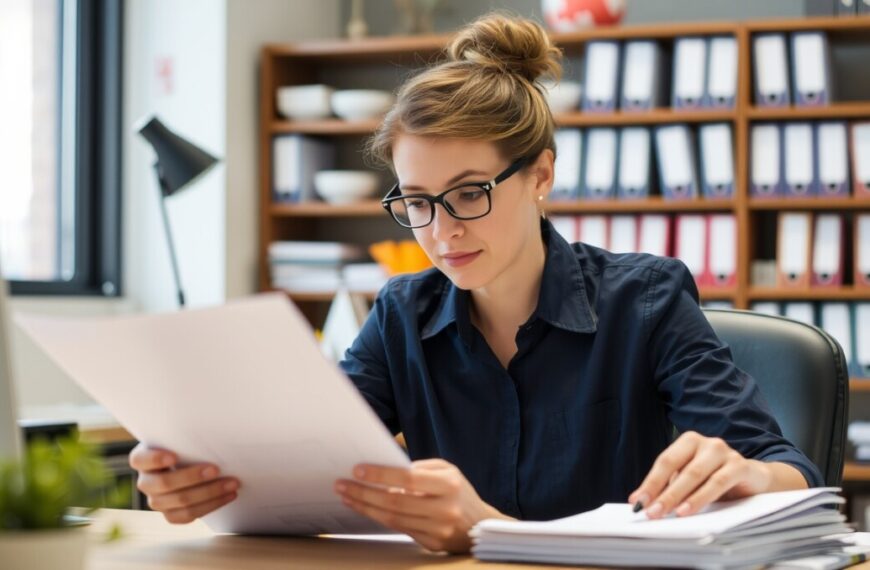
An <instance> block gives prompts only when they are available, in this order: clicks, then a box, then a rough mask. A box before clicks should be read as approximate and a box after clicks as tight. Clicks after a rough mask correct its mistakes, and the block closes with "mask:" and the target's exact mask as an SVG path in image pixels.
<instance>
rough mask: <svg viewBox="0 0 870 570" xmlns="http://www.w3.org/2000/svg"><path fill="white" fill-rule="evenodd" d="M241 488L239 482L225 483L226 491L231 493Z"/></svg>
mask: <svg viewBox="0 0 870 570" xmlns="http://www.w3.org/2000/svg"><path fill="white" fill-rule="evenodd" d="M238 488H239V483H238V482H237V481H227V482H226V483H224V491H226V492H230V491H235V490H236V489H238Z"/></svg>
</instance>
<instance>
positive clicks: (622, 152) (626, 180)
mask: <svg viewBox="0 0 870 570" xmlns="http://www.w3.org/2000/svg"><path fill="white" fill-rule="evenodd" d="M650 146H651V144H650V132H649V129H647V128H646V127H628V128H624V129H622V131H621V132H620V136H619V180H618V184H617V192H618V194H619V197H620V198H641V197H644V196H647V195H649V180H650V172H651V170H650V150H651V149H650Z"/></svg>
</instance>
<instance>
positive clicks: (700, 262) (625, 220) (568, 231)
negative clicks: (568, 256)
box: [550, 214, 737, 287]
mask: <svg viewBox="0 0 870 570" xmlns="http://www.w3.org/2000/svg"><path fill="white" fill-rule="evenodd" d="M550 219H551V221H552V223H553V226H554V227H555V228H556V231H558V232H559V234H560V235H561V236H562V237H564V238H565V239H566V240H567V241H568V242H569V243H573V242H578V241H579V242H583V243H586V244H588V245H592V246H594V247H600V248H602V249H606V250H608V251H611V252H613V253H650V254H653V255H658V256H667V257H676V258H677V259H679V260H681V261H682V262H683V263H685V264H686V267H688V269H689V271H690V272H691V273H692V276H693V277H694V278H695V283H697V284H698V286H699V287H701V286H704V287H733V286H735V285H736V284H737V220H736V218H735V217H734V215H733V214H678V215H676V216H670V215H666V214H642V215H612V216H601V215H589V216H552V217H551V218H550Z"/></svg>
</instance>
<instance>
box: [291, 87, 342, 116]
mask: <svg viewBox="0 0 870 570" xmlns="http://www.w3.org/2000/svg"><path fill="white" fill-rule="evenodd" d="M333 91H335V90H334V89H333V88H332V87H329V86H328V85H293V86H286V87H279V88H278V112H279V113H281V114H282V115H284V116H285V117H287V118H288V119H323V118H326V117H329V115H330V105H329V98H330V96H331V95H332V93H333Z"/></svg>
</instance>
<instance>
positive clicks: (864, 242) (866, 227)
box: [854, 213, 870, 287]
mask: <svg viewBox="0 0 870 570" xmlns="http://www.w3.org/2000/svg"><path fill="white" fill-rule="evenodd" d="M854 265H855V271H854V273H855V286H856V287H870V214H866V213H864V214H855V264H854Z"/></svg>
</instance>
